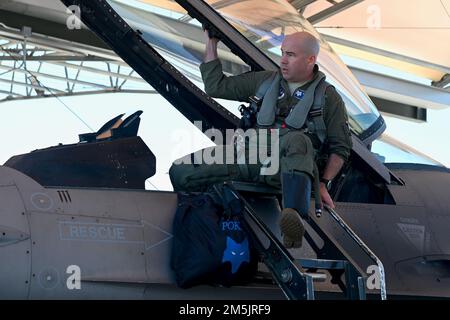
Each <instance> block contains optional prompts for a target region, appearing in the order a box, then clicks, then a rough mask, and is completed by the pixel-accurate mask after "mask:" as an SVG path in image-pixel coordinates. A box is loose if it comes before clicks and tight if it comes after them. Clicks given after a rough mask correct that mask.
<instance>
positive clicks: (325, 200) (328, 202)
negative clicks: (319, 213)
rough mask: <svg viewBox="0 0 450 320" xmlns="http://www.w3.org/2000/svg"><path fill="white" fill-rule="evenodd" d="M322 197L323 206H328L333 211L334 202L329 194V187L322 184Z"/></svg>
mask: <svg viewBox="0 0 450 320" xmlns="http://www.w3.org/2000/svg"><path fill="white" fill-rule="evenodd" d="M320 197H321V198H322V206H323V204H326V205H327V206H329V207H330V208H331V209H334V203H333V200H332V199H331V197H330V194H329V193H328V190H327V187H326V186H325V185H324V184H323V183H321V184H320Z"/></svg>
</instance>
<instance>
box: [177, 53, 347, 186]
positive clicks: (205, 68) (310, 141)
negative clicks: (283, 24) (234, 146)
mask: <svg viewBox="0 0 450 320" xmlns="http://www.w3.org/2000/svg"><path fill="white" fill-rule="evenodd" d="M317 70H318V67H317V66H316V67H315V72H317ZM200 71H201V73H202V77H203V82H204V84H205V91H206V93H207V94H209V95H210V96H212V97H216V98H223V99H228V100H237V101H243V102H249V97H251V96H254V95H255V94H256V91H257V90H258V88H259V86H260V85H261V83H262V82H263V81H264V80H265V79H267V78H269V77H271V75H272V74H273V72H272V71H261V72H247V73H244V74H241V75H237V76H231V77H227V76H225V75H224V74H223V73H222V65H221V63H220V60H218V59H216V60H213V61H210V62H208V63H203V64H201V65H200ZM313 80H314V79H313ZM313 80H311V81H310V82H308V83H306V84H304V85H303V86H302V87H300V89H302V90H306V89H307V88H308V86H309V84H310V83H311V82H312V81H313ZM280 88H282V89H280V94H279V97H278V100H277V111H276V119H275V123H274V125H273V128H280V131H279V134H280V140H279V155H280V170H279V171H278V172H277V173H276V174H274V175H261V174H260V168H261V166H262V164H261V163H258V164H247V165H239V164H213V165H206V164H199V165H195V164H181V165H176V164H174V165H172V167H171V168H170V171H169V175H170V178H171V181H172V185H173V187H174V190H175V191H179V190H184V191H204V190H205V189H206V188H207V187H208V185H211V184H214V183H219V182H223V181H227V180H239V181H247V182H262V183H267V184H269V185H271V186H273V187H277V188H280V187H281V182H280V172H281V173H294V172H303V173H306V174H308V175H310V176H313V167H314V161H315V158H316V152H317V151H318V150H320V155H321V156H326V155H329V154H332V153H334V154H337V155H338V156H340V157H341V158H342V159H343V160H344V161H346V160H347V159H348V157H349V155H350V149H351V138H350V131H349V128H348V121H347V120H348V118H347V111H346V108H345V105H344V102H343V101H342V98H341V97H340V95H339V94H338V93H337V92H336V90H335V89H334V88H333V87H328V88H327V90H326V92H325V105H324V108H323V119H324V122H325V125H326V128H327V138H326V141H325V143H324V145H323V146H322V145H321V143H320V140H319V139H318V137H317V136H315V135H313V134H310V133H307V134H305V133H304V132H303V131H302V130H294V129H288V128H281V124H282V123H283V120H284V118H285V117H286V116H287V115H288V113H289V111H290V108H292V107H293V106H294V105H295V104H296V103H297V99H296V98H295V97H293V96H292V93H291V94H289V86H288V84H287V82H286V80H284V79H282V80H281V82H280ZM258 138H259V137H258ZM246 147H248V148H252V147H254V145H253V146H252V145H251V144H250V145H246ZM212 148H215V149H221V148H224V146H217V147H212ZM223 154H225V152H223ZM187 157H190V156H187ZM234 163H236V162H234ZM247 163H248V162H247Z"/></svg>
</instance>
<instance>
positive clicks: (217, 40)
mask: <svg viewBox="0 0 450 320" xmlns="http://www.w3.org/2000/svg"><path fill="white" fill-rule="evenodd" d="M204 35H205V42H206V43H208V42H212V43H213V44H217V43H218V42H219V41H220V39H219V38H215V37H211V36H210V35H209V31H208V29H204Z"/></svg>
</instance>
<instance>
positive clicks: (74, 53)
mask: <svg viewBox="0 0 450 320" xmlns="http://www.w3.org/2000/svg"><path fill="white" fill-rule="evenodd" d="M108 92H132V93H155V91H154V90H153V89H152V88H151V87H150V85H149V84H148V83H147V82H145V81H144V80H143V79H142V78H141V77H140V76H139V75H138V74H137V73H136V72H135V71H134V70H132V69H131V68H130V67H129V66H128V65H127V64H126V63H125V62H123V61H122V60H121V59H120V58H119V57H118V56H117V55H116V54H115V53H114V52H113V51H111V50H106V49H101V48H96V47H91V46H87V45H83V44H79V43H74V42H70V41H66V40H61V39H57V38H52V37H47V36H43V35H38V34H33V33H32V31H31V29H30V28H27V27H24V28H22V30H17V29H12V28H9V27H6V26H4V25H0V102H4V101H11V100H18V99H34V98H45V97H54V96H58V97H61V96H71V95H82V94H94V93H108Z"/></svg>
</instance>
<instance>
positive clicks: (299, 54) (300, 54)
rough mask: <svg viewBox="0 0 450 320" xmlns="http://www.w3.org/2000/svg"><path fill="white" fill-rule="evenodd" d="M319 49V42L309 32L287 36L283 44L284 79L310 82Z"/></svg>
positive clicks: (281, 61) (282, 68) (282, 64)
mask: <svg viewBox="0 0 450 320" xmlns="http://www.w3.org/2000/svg"><path fill="white" fill-rule="evenodd" d="M319 49H320V45H319V41H318V40H317V39H316V38H315V37H314V36H313V35H311V34H310V33H309V32H305V31H302V32H296V33H293V34H290V35H287V36H286V37H285V38H284V40H283V43H282V44H281V60H280V68H281V73H282V75H283V78H284V79H286V80H287V81H289V82H303V81H307V80H310V79H311V78H312V77H313V69H314V65H315V64H316V60H317V55H318V54H319Z"/></svg>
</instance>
